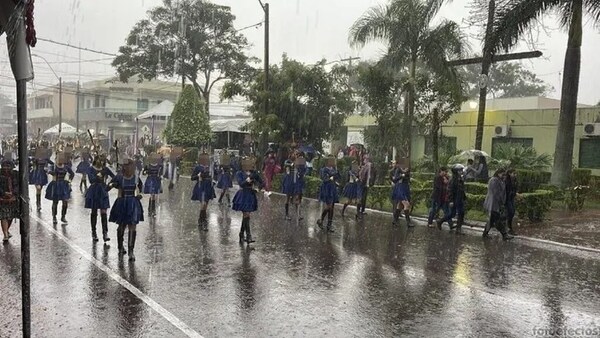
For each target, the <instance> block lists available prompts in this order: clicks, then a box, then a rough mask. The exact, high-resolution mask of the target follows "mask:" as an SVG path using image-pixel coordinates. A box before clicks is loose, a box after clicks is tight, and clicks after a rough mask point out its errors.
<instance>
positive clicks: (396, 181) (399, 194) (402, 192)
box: [390, 162, 414, 227]
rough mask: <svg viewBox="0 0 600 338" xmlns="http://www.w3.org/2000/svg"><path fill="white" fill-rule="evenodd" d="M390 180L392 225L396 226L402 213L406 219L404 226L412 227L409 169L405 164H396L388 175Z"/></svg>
mask: <svg viewBox="0 0 600 338" xmlns="http://www.w3.org/2000/svg"><path fill="white" fill-rule="evenodd" d="M390 180H391V181H392V184H393V188H392V204H393V208H392V214H393V221H392V224H393V225H397V224H398V219H399V218H400V214H401V213H402V212H404V218H405V219H406V225H408V226H409V227H413V226H414V224H412V223H411V222H410V209H411V205H410V169H409V168H408V165H406V163H400V162H396V164H395V165H394V169H393V170H392V173H391V174H390Z"/></svg>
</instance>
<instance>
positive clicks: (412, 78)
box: [406, 58, 417, 168]
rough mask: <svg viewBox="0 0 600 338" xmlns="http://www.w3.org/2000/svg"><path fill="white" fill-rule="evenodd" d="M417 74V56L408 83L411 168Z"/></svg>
mask: <svg viewBox="0 0 600 338" xmlns="http://www.w3.org/2000/svg"><path fill="white" fill-rule="evenodd" d="M416 74H417V60H416V58H413V60H412V61H411V63H410V80H409V81H410V83H409V85H408V100H407V101H408V102H407V108H408V116H407V121H406V131H407V132H406V136H407V138H408V140H407V143H408V146H407V150H406V154H407V156H406V157H407V158H408V162H409V168H410V162H411V155H412V121H413V116H414V115H415V82H416Z"/></svg>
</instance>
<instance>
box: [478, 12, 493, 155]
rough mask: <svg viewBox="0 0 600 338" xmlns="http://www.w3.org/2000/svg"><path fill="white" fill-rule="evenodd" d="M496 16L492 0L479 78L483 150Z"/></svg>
mask: <svg viewBox="0 0 600 338" xmlns="http://www.w3.org/2000/svg"><path fill="white" fill-rule="evenodd" d="M495 18H496V0H490V2H489V5H488V21H487V27H486V28H485V40H484V43H483V60H482V62H481V77H480V79H479V112H478V113H477V129H476V132H475V149H477V150H481V148H482V146H483V127H484V119H485V106H486V99H487V92H488V90H487V88H488V87H487V86H488V82H489V81H488V80H489V74H490V67H491V66H492V58H493V57H494V51H493V49H492V48H493V46H492V45H491V44H492V41H491V40H492V34H494V20H495Z"/></svg>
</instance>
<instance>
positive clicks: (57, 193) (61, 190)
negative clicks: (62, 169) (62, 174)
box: [46, 180, 71, 201]
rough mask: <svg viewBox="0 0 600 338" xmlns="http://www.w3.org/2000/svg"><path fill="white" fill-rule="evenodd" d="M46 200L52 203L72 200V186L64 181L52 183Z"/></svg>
mask: <svg viewBox="0 0 600 338" xmlns="http://www.w3.org/2000/svg"><path fill="white" fill-rule="evenodd" d="M46 199H47V200H51V201H66V200H69V199H71V186H70V185H69V183H67V181H64V180H61V181H52V182H50V184H48V187H47V188H46Z"/></svg>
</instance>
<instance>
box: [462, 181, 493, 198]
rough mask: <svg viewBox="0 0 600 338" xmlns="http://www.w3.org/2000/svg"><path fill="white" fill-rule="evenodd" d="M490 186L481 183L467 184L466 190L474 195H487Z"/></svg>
mask: <svg viewBox="0 0 600 338" xmlns="http://www.w3.org/2000/svg"><path fill="white" fill-rule="evenodd" d="M487 189H488V185H487V184H485V183H479V182H465V190H466V191H467V193H468V194H472V195H483V196H485V195H487Z"/></svg>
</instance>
